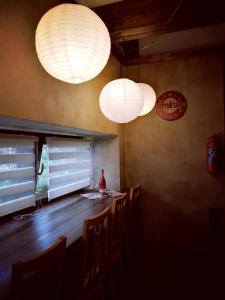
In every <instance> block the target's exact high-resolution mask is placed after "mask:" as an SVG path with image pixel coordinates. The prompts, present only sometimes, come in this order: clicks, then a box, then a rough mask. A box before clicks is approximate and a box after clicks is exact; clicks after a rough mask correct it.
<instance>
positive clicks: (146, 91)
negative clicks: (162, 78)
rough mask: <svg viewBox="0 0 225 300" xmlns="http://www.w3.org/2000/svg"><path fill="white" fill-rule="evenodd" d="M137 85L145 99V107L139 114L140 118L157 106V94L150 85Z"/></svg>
mask: <svg viewBox="0 0 225 300" xmlns="http://www.w3.org/2000/svg"><path fill="white" fill-rule="evenodd" d="M137 85H138V86H139V87H140V89H141V91H142V95H143V98H144V105H143V108H142V110H141V112H140V113H139V116H144V115H146V114H147V113H149V112H150V111H151V110H152V109H153V107H154V106H155V102H156V94H155V91H154V90H153V88H152V87H151V86H150V85H148V84H145V83H137Z"/></svg>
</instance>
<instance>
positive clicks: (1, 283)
mask: <svg viewBox="0 0 225 300" xmlns="http://www.w3.org/2000/svg"><path fill="white" fill-rule="evenodd" d="M111 202H112V197H107V198H100V199H88V198H85V197H82V196H80V194H78V193H74V194H70V195H67V196H64V197H63V199H58V200H55V201H54V202H53V201H52V202H51V203H49V204H48V205H46V206H45V207H43V208H41V209H36V210H34V211H33V213H32V214H31V215H27V216H25V217H24V218H21V219H17V220H15V219H11V220H10V221H8V222H5V223H2V224H0V299H1V300H2V299H7V298H8V296H9V294H10V282H11V269H12V264H13V263H15V262H17V261H19V260H23V259H25V258H27V257H29V256H31V255H34V254H37V253H39V252H40V251H43V250H45V249H47V248H48V247H49V246H51V245H52V244H53V243H54V242H55V241H56V240H57V238H59V237H60V236H62V235H64V236H66V237H67V249H70V248H72V246H73V245H75V244H76V243H78V241H81V240H82V239H81V237H82V229H83V222H84V219H85V218H87V217H90V216H93V215H95V214H97V213H99V212H101V211H102V210H104V209H105V208H106V207H107V206H111ZM73 251H74V250H70V252H72V256H73V254H74V255H75V252H74V253H73ZM78 260H79V258H78ZM74 268H75V266H74Z"/></svg>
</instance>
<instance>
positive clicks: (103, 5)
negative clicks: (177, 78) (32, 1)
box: [76, 0, 225, 65]
mask: <svg viewBox="0 0 225 300" xmlns="http://www.w3.org/2000/svg"><path fill="white" fill-rule="evenodd" d="M76 2H77V3H78V2H79V4H82V5H86V6H89V7H91V8H92V9H93V10H94V11H95V12H96V13H97V14H98V15H99V16H100V18H101V19H102V20H103V21H104V23H105V24H106V26H107V28H108V30H109V32H110V36H111V41H112V52H113V54H114V55H115V56H116V57H117V58H118V59H119V60H120V62H121V63H122V64H124V65H131V64H139V63H148V62H156V61H165V60H169V59H173V58H174V57H177V56H184V55H190V54H192V55H193V54H200V53H203V54H204V53H209V52H213V51H221V50H223V49H224V46H225V1H224V0H123V1H118V0H77V1H76Z"/></svg>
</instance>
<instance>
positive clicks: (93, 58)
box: [35, 4, 111, 83]
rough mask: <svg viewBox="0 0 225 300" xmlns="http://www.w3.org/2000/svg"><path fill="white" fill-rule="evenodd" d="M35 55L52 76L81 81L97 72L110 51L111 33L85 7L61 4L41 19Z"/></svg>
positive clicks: (95, 74)
mask: <svg viewBox="0 0 225 300" xmlns="http://www.w3.org/2000/svg"><path fill="white" fill-rule="evenodd" d="M35 44H36V50H37V55H38V58H39V60H40V62H41V64H42V66H43V67H44V69H45V70H46V71H47V72H48V73H49V74H51V75H52V76H53V77H55V78H57V79H60V80H62V81H65V82H69V83H81V82H84V81H87V80H90V79H92V78H94V77H95V76H97V75H98V74H99V73H100V72H101V71H102V69H103V68H104V67H105V65H106V63H107V61H108V58H109V55H110V48H111V43H110V36H109V32H108V30H107V28H106V26H105V24H104V23H103V21H102V20H101V19H100V18H99V17H98V16H97V15H96V14H95V13H94V12H93V11H92V10H91V9H89V8H88V7H86V6H82V5H78V4H61V5H58V6H56V7H54V8H52V9H50V10H49V11H48V12H47V13H46V14H45V15H44V16H43V17H42V18H41V20H40V22H39V24H38V26H37V30H36V37H35Z"/></svg>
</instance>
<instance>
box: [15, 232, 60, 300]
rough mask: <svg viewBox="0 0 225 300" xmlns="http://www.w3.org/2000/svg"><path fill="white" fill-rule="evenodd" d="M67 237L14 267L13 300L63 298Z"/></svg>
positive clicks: (51, 299)
mask: <svg viewBox="0 0 225 300" xmlns="http://www.w3.org/2000/svg"><path fill="white" fill-rule="evenodd" d="M65 250H66V237H64V236H62V237H60V238H59V239H58V240H57V241H56V242H55V243H54V244H53V245H52V246H51V247H49V248H48V249H47V250H45V251H43V252H41V253H40V254H37V255H35V256H33V257H31V258H28V259H26V260H24V261H19V262H17V263H15V264H13V266H12V280H11V290H12V299H13V300H25V299H29V300H30V299H32V300H33V299H40V300H47V299H48V300H53V299H54V300H55V299H56V300H57V299H60V298H61V297H62V288H63V280H64V264H65Z"/></svg>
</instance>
